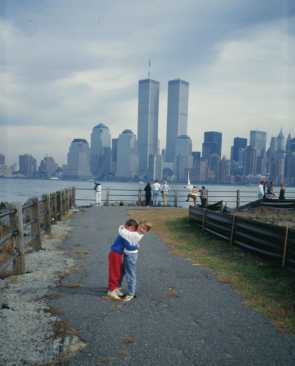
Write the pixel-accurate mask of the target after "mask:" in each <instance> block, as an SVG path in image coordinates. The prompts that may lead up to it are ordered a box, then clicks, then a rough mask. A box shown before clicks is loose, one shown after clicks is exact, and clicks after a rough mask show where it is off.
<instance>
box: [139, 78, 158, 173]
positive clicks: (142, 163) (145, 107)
mask: <svg viewBox="0 0 295 366" xmlns="http://www.w3.org/2000/svg"><path fill="white" fill-rule="evenodd" d="M159 93H160V83H159V82H158V81H155V80H151V79H145V80H139V83H138V122H137V135H138V155H139V172H140V174H141V175H146V174H147V172H148V168H149V161H150V156H151V155H152V156H155V155H158V116H159Z"/></svg>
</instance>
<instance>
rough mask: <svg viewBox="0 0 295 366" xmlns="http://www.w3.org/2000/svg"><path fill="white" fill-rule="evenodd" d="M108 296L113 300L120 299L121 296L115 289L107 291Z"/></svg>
mask: <svg viewBox="0 0 295 366" xmlns="http://www.w3.org/2000/svg"><path fill="white" fill-rule="evenodd" d="M108 296H109V297H110V298H112V299H114V300H121V297H120V296H119V295H118V293H117V291H116V290H113V291H108Z"/></svg>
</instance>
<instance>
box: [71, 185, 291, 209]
mask: <svg viewBox="0 0 295 366" xmlns="http://www.w3.org/2000/svg"><path fill="white" fill-rule="evenodd" d="M76 191H77V197H76V201H77V202H78V203H79V202H80V203H81V205H83V203H86V204H95V203H96V204H99V205H100V204H101V205H105V206H111V205H136V206H144V205H145V191H144V189H143V188H130V189H128V188H127V189H126V188H118V187H112V186H102V195H101V202H97V200H96V192H95V190H94V189H92V188H76ZM187 194H188V191H187V190H186V189H184V188H183V189H181V188H179V187H171V189H170V191H169V192H168V196H167V202H168V206H171V207H187V205H186V199H187ZM277 196H278V194H277ZM287 198H294V199H295V190H294V191H291V192H289V193H288V194H287ZM151 200H153V196H152V197H151ZM221 200H222V201H224V203H225V204H226V205H227V206H228V207H232V208H238V207H240V206H241V205H244V204H246V203H249V202H252V201H255V200H257V193H256V191H255V190H248V189H246V190H242V189H233V190H214V189H209V190H208V204H212V203H215V202H216V201H221ZM197 201H198V203H200V198H197ZM163 202H164V200H163V197H162V195H161V194H160V195H159V202H158V205H159V206H163Z"/></svg>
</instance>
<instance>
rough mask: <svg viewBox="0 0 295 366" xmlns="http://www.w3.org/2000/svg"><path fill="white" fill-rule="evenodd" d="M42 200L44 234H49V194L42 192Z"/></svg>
mask: <svg viewBox="0 0 295 366" xmlns="http://www.w3.org/2000/svg"><path fill="white" fill-rule="evenodd" d="M42 200H43V204H44V230H45V233H46V234H50V233H51V209H50V195H49V194H43V196H42Z"/></svg>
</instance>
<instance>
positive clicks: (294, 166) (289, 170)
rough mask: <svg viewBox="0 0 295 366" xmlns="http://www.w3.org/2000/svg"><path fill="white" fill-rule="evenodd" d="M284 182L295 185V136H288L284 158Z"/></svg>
mask: <svg viewBox="0 0 295 366" xmlns="http://www.w3.org/2000/svg"><path fill="white" fill-rule="evenodd" d="M284 173H285V182H286V183H287V184H290V185H293V186H294V185H295V138H293V139H292V138H291V136H288V141H287V153H286V159H285V172H284Z"/></svg>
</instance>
